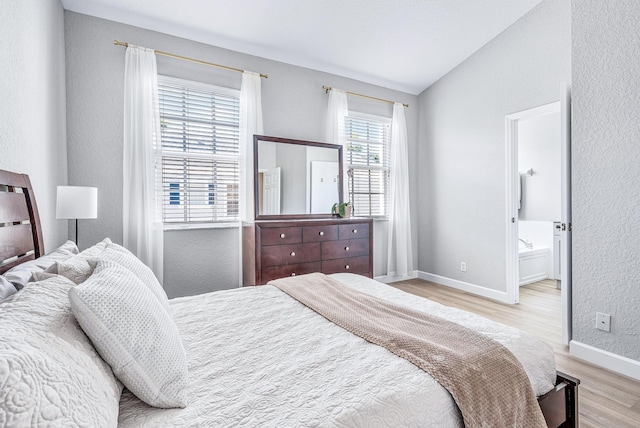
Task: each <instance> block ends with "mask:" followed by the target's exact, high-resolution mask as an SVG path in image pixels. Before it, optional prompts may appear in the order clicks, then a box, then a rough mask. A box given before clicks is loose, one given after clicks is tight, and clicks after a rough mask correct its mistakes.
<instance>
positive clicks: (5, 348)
mask: <svg viewBox="0 0 640 428" xmlns="http://www.w3.org/2000/svg"><path fill="white" fill-rule="evenodd" d="M72 286H73V284H72V283H71V282H70V281H69V280H67V279H66V278H63V277H55V278H51V279H48V280H46V281H42V282H39V283H37V284H29V285H27V286H26V287H24V289H22V290H21V291H19V292H17V293H15V294H14V295H13V296H11V297H9V298H8V299H6V300H4V301H2V302H0V325H1V326H2V328H1V329H0V385H2V386H1V387H0V426H14V427H18V426H20V427H22V426H24V427H26V426H38V427H40V426H95V427H106V426H116V424H117V423H118V411H119V401H120V395H121V394H122V384H121V383H120V382H118V380H117V379H116V377H115V376H114V375H113V372H112V371H111V367H109V365H108V364H107V363H105V362H104V360H102V358H100V356H99V355H98V353H97V352H96V350H95V348H94V347H93V345H92V344H91V342H90V341H89V338H87V336H86V335H85V334H84V332H83V331H82V329H81V328H80V325H78V322H77V321H76V319H75V317H74V316H73V313H72V312H71V307H70V305H69V298H68V295H67V293H68V291H69V289H70V288H71V287H72Z"/></svg>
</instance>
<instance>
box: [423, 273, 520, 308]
mask: <svg viewBox="0 0 640 428" xmlns="http://www.w3.org/2000/svg"><path fill="white" fill-rule="evenodd" d="M418 278H420V279H424V280H425V281H431V282H435V283H436V284H440V285H446V286H447V287H451V288H455V289H457V290H461V291H466V292H468V293H472V294H477V295H478V296H482V297H487V298H489V299H493V300H497V301H499V302H502V303H509V300H508V299H507V293H506V292H505V291H497V290H492V289H490V288H486V287H481V286H479V285H476V284H471V283H469V282H464V281H458V280H457V279H451V278H447V277H446V276H440V275H434V274H432V273H428V272H422V271H418Z"/></svg>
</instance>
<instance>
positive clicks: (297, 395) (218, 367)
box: [119, 274, 556, 427]
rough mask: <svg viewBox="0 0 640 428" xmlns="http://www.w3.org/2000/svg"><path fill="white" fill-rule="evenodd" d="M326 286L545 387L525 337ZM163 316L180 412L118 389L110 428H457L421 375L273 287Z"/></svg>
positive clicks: (534, 349) (432, 306)
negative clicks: (444, 334)
mask: <svg viewBox="0 0 640 428" xmlns="http://www.w3.org/2000/svg"><path fill="white" fill-rule="evenodd" d="M332 276H333V277H334V278H336V279H338V280H339V281H341V282H343V283H345V284H347V285H350V286H352V287H354V288H356V289H358V290H360V291H363V292H366V293H370V294H373V295H376V296H379V297H383V298H386V299H387V300H390V301H392V302H394V303H398V304H402V305H406V306H411V307H413V308H415V309H418V310H423V311H425V312H429V313H431V314H433V315H437V316H441V317H443V318H447V319H450V320H452V321H455V322H458V323H460V324H462V325H465V326H467V327H471V328H473V329H475V330H477V331H480V332H481V333H483V334H486V335H488V336H490V337H492V338H493V339H495V340H497V341H499V342H501V343H502V344H503V345H505V346H506V347H507V348H509V349H510V350H511V351H512V352H513V353H514V354H515V355H516V356H517V357H518V359H519V360H520V361H521V362H522V364H523V366H524V368H525V370H526V372H527V374H528V375H529V378H530V380H531V383H532V386H533V389H534V392H535V393H536V395H542V394H544V393H545V392H547V391H548V390H550V389H551V388H552V387H553V383H554V380H555V377H556V374H555V364H554V359H553V351H552V349H551V348H550V347H549V346H548V345H546V344H545V343H544V342H542V341H540V340H539V339H536V338H535V337H534V336H532V335H529V334H527V333H524V332H522V331H520V330H517V329H515V328H512V327H507V326H504V325H501V324H498V323H495V322H493V321H490V320H487V319H485V318H482V317H480V316H477V315H475V314H471V313H468V312H464V311H460V310H457V309H454V308H449V307H446V306H443V305H440V304H438V303H435V302H431V301H429V300H426V299H423V298H420V297H417V296H414V295H411V294H408V293H404V292H402V291H399V290H397V289H394V288H392V287H389V286H387V285H384V284H380V283H378V282H376V281H373V280H370V279H368V278H365V277H361V276H356V275H352V274H336V275H332ZM170 308H171V313H172V315H173V317H174V319H175V321H176V324H177V325H178V327H179V329H180V332H181V334H182V338H183V343H184V346H185V351H186V353H187V359H188V364H189V377H190V386H189V392H188V394H189V395H188V404H187V407H186V408H185V409H169V410H165V409H157V408H152V407H149V406H147V405H146V404H144V403H143V402H141V401H140V400H138V399H137V398H136V397H135V396H133V395H132V394H131V393H130V392H128V391H126V392H125V393H124V394H123V395H122V399H121V402H120V415H119V426H123V427H139V426H148V427H165V426H202V427H205V426H220V427H231V426H246V427H253V426H260V427H301V426H304V427H320V426H322V427H391V426H393V427H395V426H406V427H462V426H463V424H462V419H461V416H460V413H459V411H458V409H457V407H456V405H455V403H454V401H453V399H452V398H451V396H450V395H449V393H448V392H447V391H446V390H445V389H444V388H443V387H441V386H440V385H439V384H438V383H437V382H436V381H435V380H434V379H433V378H432V377H431V376H429V375H428V374H427V373H425V372H424V371H422V370H420V369H418V368H417V367H416V366H414V365H413V364H411V363H409V362H408V361H406V360H404V359H402V358H399V357H397V356H395V355H393V354H392V353H390V352H389V351H387V350H386V349H384V348H382V347H379V346H377V345H373V344H371V343H369V342H366V341H365V340H364V339H361V338H359V337H357V336H355V335H353V334H351V333H349V332H347V331H346V330H343V329H342V328H340V327H338V326H336V325H334V324H333V323H331V322H330V321H327V320H326V319H324V318H323V317H322V316H320V315H318V314H316V313H315V312H314V311H312V310H310V309H308V308H306V307H305V306H303V305H302V304H300V303H299V302H297V301H296V300H294V299H292V298H291V297H289V296H287V295H285V294H284V293H283V292H281V291H280V290H278V289H276V288H275V287H272V286H262V287H248V288H242V289H237V290H229V291H221V292H216V293H210V294H205V295H200V296H192V297H184V298H179V299H174V300H172V301H170Z"/></svg>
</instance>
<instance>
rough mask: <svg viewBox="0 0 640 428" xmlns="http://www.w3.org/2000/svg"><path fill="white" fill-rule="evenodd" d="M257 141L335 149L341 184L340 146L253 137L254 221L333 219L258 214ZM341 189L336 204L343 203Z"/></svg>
mask: <svg viewBox="0 0 640 428" xmlns="http://www.w3.org/2000/svg"><path fill="white" fill-rule="evenodd" d="M259 141H269V142H272V143H285V144H298V145H304V146H313V147H324V148H327V149H336V150H337V151H338V169H339V171H338V181H339V183H342V179H343V177H342V171H343V164H342V146H341V145H340V144H329V143H320V142H316V141H305V140H293V139H291V138H282V137H270V136H268V135H254V136H253V208H254V213H255V214H254V216H255V219H256V220H296V219H322V218H333V214H331V213H329V214H279V215H261V214H259V212H260V211H259V208H260V207H259V205H260V201H259V200H258V199H259V191H260V189H259V188H258V142H259ZM343 187H344V186H342V185H339V186H338V199H339V201H338V202H342V201H343V196H344V195H343Z"/></svg>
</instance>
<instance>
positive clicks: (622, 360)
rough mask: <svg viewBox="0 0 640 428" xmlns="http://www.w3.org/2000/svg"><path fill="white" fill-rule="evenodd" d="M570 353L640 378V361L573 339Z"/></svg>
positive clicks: (637, 378) (606, 367) (570, 343)
mask: <svg viewBox="0 0 640 428" xmlns="http://www.w3.org/2000/svg"><path fill="white" fill-rule="evenodd" d="M569 353H570V354H571V355H573V356H574V357H577V358H580V359H582V360H585V361H588V362H590V363H592V364H595V365H598V366H601V367H604V368H605V369H608V370H611V371H612V372H616V373H620V374H622V375H625V376H629V377H631V378H633V379H636V380H640V361H636V360H632V359H631V358H627V357H623V356H621V355H617V354H614V353H612V352H609V351H605V350H603V349H600V348H596V347H594V346H591V345H586V344H584V343H581V342H577V341H575V340H572V341H571V342H569Z"/></svg>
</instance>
